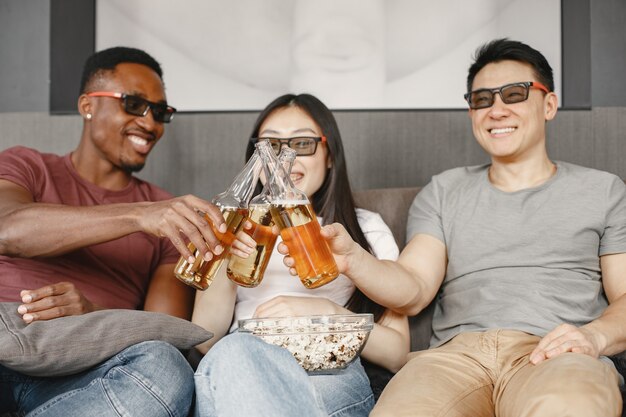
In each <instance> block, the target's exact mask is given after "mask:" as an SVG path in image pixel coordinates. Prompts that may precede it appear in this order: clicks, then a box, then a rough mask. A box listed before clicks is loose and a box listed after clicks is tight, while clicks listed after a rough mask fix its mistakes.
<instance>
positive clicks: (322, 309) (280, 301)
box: [253, 295, 349, 318]
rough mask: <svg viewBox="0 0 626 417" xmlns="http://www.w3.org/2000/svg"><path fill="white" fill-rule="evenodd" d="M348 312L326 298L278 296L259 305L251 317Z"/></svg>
mask: <svg viewBox="0 0 626 417" xmlns="http://www.w3.org/2000/svg"><path fill="white" fill-rule="evenodd" d="M348 312H349V311H348V310H346V309H344V308H343V307H340V306H339V305H337V304H335V303H333V302H332V301H330V300H329V299H328V298H320V297H294V296H288V295H280V296H278V297H274V298H272V299H271V300H269V301H266V302H264V303H263V304H261V305H259V306H258V307H257V309H256V311H255V312H254V316H253V317H255V318H256V317H291V316H308V315H311V314H341V313H348Z"/></svg>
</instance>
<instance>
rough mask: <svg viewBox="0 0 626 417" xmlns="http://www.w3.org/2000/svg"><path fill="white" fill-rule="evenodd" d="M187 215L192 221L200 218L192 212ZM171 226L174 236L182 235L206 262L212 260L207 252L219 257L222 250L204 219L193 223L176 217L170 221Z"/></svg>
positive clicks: (185, 218)
mask: <svg viewBox="0 0 626 417" xmlns="http://www.w3.org/2000/svg"><path fill="white" fill-rule="evenodd" d="M188 214H189V215H191V216H193V217H194V218H195V219H194V220H197V219H200V216H198V214H197V213H195V212H194V211H191V212H189V213H188ZM172 226H173V228H174V230H176V234H177V235H178V236H180V234H183V235H184V236H185V237H186V238H187V239H188V240H189V241H190V242H191V244H193V246H194V248H195V249H197V250H198V252H199V254H200V256H201V257H203V258H204V259H205V260H207V261H208V260H210V259H211V258H212V255H210V256H207V254H208V253H209V252H213V253H214V254H216V255H219V254H220V253H222V251H223V250H224V248H223V247H222V246H221V245H220V241H219V239H218V238H217V237H216V236H215V234H214V233H213V229H212V227H211V226H210V225H209V223H208V221H207V220H206V219H201V221H200V220H198V221H196V222H195V223H194V222H191V221H190V219H189V218H187V217H178V218H176V219H172Z"/></svg>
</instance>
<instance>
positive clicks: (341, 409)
mask: <svg viewBox="0 0 626 417" xmlns="http://www.w3.org/2000/svg"><path fill="white" fill-rule="evenodd" d="M373 398H374V394H370V395H368V396H367V397H365V398H364V399H362V400H361V401H359V402H356V403H352V404H350V405H347V406H345V407H343V408H340V409H339V410H335V411H333V412H332V413H330V414H328V417H333V416H336V415H340V413H343V412H344V411H346V410H349V409H351V408H354V407H357V406H360V405H362V404H364V403H366V402H367V401H369V400H370V399H373Z"/></svg>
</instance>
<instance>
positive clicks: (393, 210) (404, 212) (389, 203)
mask: <svg viewBox="0 0 626 417" xmlns="http://www.w3.org/2000/svg"><path fill="white" fill-rule="evenodd" d="M419 190H420V187H401V188H379V189H372V190H364V191H356V192H355V193H354V200H355V203H356V205H357V207H361V208H364V209H366V210H370V211H374V212H377V213H379V214H380V215H381V217H382V218H383V220H384V221H385V223H387V225H388V226H389V228H390V229H391V232H392V233H393V235H394V237H395V238H396V242H397V243H398V247H400V250H402V248H404V245H405V244H406V221H407V217H408V213H409V207H410V206H411V203H412V202H413V199H414V198H415V196H416V195H417V193H418V192H419ZM433 308H434V303H431V305H430V306H428V307H427V308H426V309H425V310H423V311H422V312H421V313H420V314H418V315H417V316H415V317H410V318H409V325H410V330H411V350H422V349H426V348H427V347H428V345H429V343H430V337H431V335H432V325H431V322H432V316H433Z"/></svg>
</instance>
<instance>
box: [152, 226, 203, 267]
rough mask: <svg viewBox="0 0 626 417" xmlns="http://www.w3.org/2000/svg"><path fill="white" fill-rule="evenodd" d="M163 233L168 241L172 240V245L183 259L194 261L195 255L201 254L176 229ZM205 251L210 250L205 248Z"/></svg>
mask: <svg viewBox="0 0 626 417" xmlns="http://www.w3.org/2000/svg"><path fill="white" fill-rule="evenodd" d="M163 235H164V236H163V237H166V238H168V239H169V240H170V242H172V245H174V247H175V248H176V250H177V251H178V252H179V253H180V255H181V256H182V257H183V259H186V260H187V262H189V263H194V262H195V260H196V257H197V256H200V257H202V256H203V254H202V253H201V252H200V251H199V250H198V249H197V248H196V247H195V245H193V243H192V244H189V245H188V244H187V243H186V242H185V241H184V240H183V238H182V236H181V234H180V233H179V232H178V231H177V230H171V231H170V230H168V231H164V233H163ZM203 244H204V243H203ZM192 250H193V252H192ZM206 252H210V251H209V250H208V249H207V250H206Z"/></svg>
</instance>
